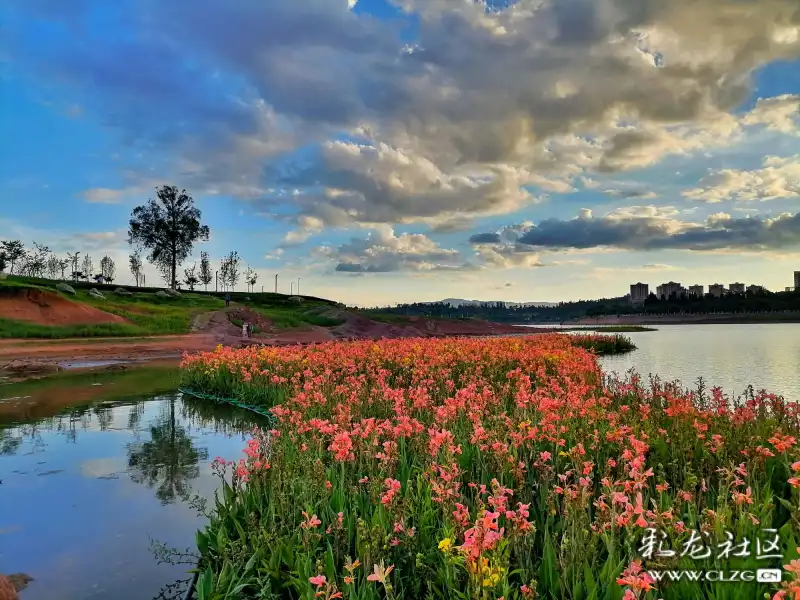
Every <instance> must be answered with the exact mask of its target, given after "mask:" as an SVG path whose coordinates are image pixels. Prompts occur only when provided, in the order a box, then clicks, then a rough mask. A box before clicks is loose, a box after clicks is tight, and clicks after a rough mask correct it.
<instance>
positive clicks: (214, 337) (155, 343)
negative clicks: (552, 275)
mask: <svg viewBox="0 0 800 600" xmlns="http://www.w3.org/2000/svg"><path fill="white" fill-rule="evenodd" d="M415 324H416V325H417V327H408V328H402V329H401V328H392V329H389V330H385V329H383V328H381V329H380V330H378V331H374V332H370V331H369V330H367V331H364V332H363V333H357V332H353V335H346V336H345V335H339V336H337V335H333V334H332V333H331V332H330V331H327V330H325V329H323V328H321V327H313V328H310V329H308V330H298V331H285V332H276V333H275V334H272V335H263V336H262V335H254V336H253V337H252V338H250V339H245V338H242V337H241V336H237V335H231V334H224V335H219V334H212V333H191V334H184V335H169V336H159V337H136V338H70V339H61V340H48V339H6V340H3V344H2V346H0V384H2V383H17V382H21V381H26V380H32V379H41V378H45V377H50V376H52V375H56V374H59V373H73V372H93V371H108V370H115V369H116V370H122V369H129V368H136V367H137V366H147V365H152V364H154V363H171V364H175V365H177V364H178V363H179V362H180V360H181V357H182V356H183V355H184V354H185V353H194V352H203V351H209V350H213V349H214V348H215V347H217V346H218V345H222V346H229V347H234V348H240V347H244V346H263V347H281V346H298V345H299V346H307V345H310V344H323V343H327V342H334V341H356V340H379V339H383V338H388V339H394V338H403V337H420V338H442V337H475V338H479V337H497V336H522V335H535V334H539V333H551V332H555V329H549V328H547V329H546V328H539V329H537V330H528V331H521V330H520V329H521V328H520V327H517V326H515V325H507V324H500V323H490V322H488V321H472V322H467V323H463V324H451V323H448V324H446V326H445V327H438V326H437V327H426V323H425V322H419V323H415ZM387 333H388V334H389V335H386V334H387Z"/></svg>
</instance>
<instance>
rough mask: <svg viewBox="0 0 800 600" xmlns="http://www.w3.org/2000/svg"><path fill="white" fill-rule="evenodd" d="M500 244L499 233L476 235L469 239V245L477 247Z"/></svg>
mask: <svg viewBox="0 0 800 600" xmlns="http://www.w3.org/2000/svg"><path fill="white" fill-rule="evenodd" d="M500 242H501V238H500V234H499V233H476V234H475V235H472V236H470V238H469V243H470V244H474V245H476V246H477V245H479V244H499V243H500Z"/></svg>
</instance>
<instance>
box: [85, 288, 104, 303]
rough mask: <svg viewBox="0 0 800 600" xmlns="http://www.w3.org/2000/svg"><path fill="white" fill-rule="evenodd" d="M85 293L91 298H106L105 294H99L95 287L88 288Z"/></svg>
mask: <svg viewBox="0 0 800 600" xmlns="http://www.w3.org/2000/svg"><path fill="white" fill-rule="evenodd" d="M87 294H88V295H89V296H91V297H92V298H100V299H101V300H105V298H106V297H105V296H103V294H101V293H100V292H99V291H97V288H92V289H90V290H89V291H88V292H87Z"/></svg>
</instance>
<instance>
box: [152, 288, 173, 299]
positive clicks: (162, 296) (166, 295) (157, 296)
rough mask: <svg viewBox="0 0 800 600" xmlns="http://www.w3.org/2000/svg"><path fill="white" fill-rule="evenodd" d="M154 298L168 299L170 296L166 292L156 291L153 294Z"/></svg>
mask: <svg viewBox="0 0 800 600" xmlns="http://www.w3.org/2000/svg"><path fill="white" fill-rule="evenodd" d="M154 296H155V297H156V298H169V297H170V295H169V294H168V293H167V292H165V291H164V290H158V291H157V292H156V293H155V294H154Z"/></svg>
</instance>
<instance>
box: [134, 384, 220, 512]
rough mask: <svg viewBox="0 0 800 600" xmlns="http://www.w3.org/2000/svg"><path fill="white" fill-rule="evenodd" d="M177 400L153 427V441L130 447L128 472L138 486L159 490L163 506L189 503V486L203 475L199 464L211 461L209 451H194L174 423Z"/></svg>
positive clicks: (180, 429) (183, 429) (185, 436)
mask: <svg viewBox="0 0 800 600" xmlns="http://www.w3.org/2000/svg"><path fill="white" fill-rule="evenodd" d="M175 401H176V398H175V396H174V395H173V396H171V397H170V398H169V399H168V400H167V406H168V407H169V410H166V411H164V413H165V414H162V415H160V416H159V418H158V419H156V420H155V421H154V422H153V423H152V424H151V426H150V439H149V440H148V441H146V442H137V443H134V444H128V470H129V473H130V476H131V479H133V480H134V481H135V482H136V483H143V484H145V485H146V486H147V487H150V488H153V487H155V488H156V498H158V499H159V500H160V501H161V503H162V504H169V503H170V502H174V501H175V499H176V498H180V499H181V500H184V501H185V500H188V499H189V495H190V494H189V492H190V491H191V485H190V482H191V480H192V479H196V478H197V476H198V475H199V474H200V469H199V467H198V466H197V465H198V462H200V461H206V460H208V450H206V449H205V448H201V449H198V448H195V446H194V443H193V442H192V439H191V437H189V433H188V432H187V430H186V428H185V427H183V426H181V425H178V424H176V422H175Z"/></svg>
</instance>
